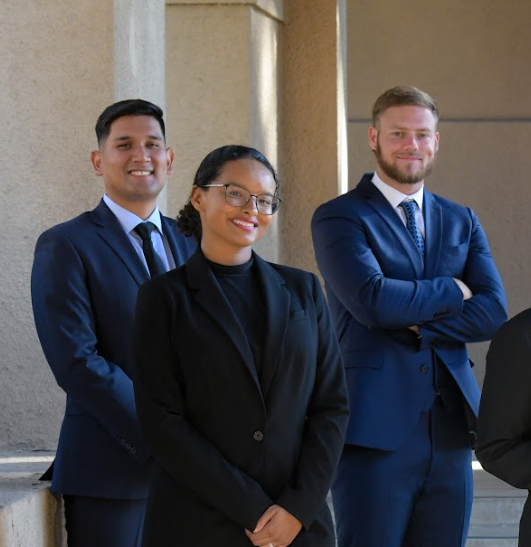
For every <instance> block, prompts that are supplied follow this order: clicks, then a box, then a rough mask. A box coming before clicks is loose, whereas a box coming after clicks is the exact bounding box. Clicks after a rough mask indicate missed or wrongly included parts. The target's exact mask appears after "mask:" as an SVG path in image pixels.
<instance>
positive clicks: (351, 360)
mask: <svg viewBox="0 0 531 547" xmlns="http://www.w3.org/2000/svg"><path fill="white" fill-rule="evenodd" d="M383 359H384V356H383V353H382V352H380V351H371V350H351V351H345V352H344V353H343V361H344V363H345V368H373V369H380V368H382V366H383Z"/></svg>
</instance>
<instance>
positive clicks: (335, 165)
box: [281, 0, 347, 273]
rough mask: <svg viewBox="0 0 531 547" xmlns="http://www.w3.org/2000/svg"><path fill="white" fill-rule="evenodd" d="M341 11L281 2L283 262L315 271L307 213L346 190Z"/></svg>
mask: <svg viewBox="0 0 531 547" xmlns="http://www.w3.org/2000/svg"><path fill="white" fill-rule="evenodd" d="M344 8H345V3H344V1H338V2H331V1H330V0H312V2H307V1H306V0H289V1H288V2H286V4H285V19H286V32H285V33H284V35H283V43H282V139H283V140H282V147H281V150H282V175H283V185H282V198H283V200H284V201H283V204H282V215H283V216H282V221H283V223H282V244H283V255H282V258H283V262H284V263H286V264H289V265H291V266H296V267H298V268H304V269H307V270H312V271H314V272H315V273H317V266H316V264H315V255H314V251H313V245H312V238H311V231H310V221H311V218H312V215H313V213H314V211H315V209H316V208H317V207H318V206H319V205H320V204H321V203H323V202H325V201H328V200H329V199H332V198H333V197H335V196H337V195H338V194H339V193H340V191H341V189H342V186H345V187H346V177H347V169H346V163H345V162H344V161H343V160H344V158H345V157H346V130H345V124H344V120H345V88H344V74H345V70H346V66H345V50H346V37H345V36H344V32H343V31H344V28H343V27H342V25H341V22H342V21H344V17H341V16H342V14H343V11H344ZM345 189H346V188H345Z"/></svg>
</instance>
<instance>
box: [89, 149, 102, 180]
mask: <svg viewBox="0 0 531 547" xmlns="http://www.w3.org/2000/svg"><path fill="white" fill-rule="evenodd" d="M90 159H91V161H92V167H94V172H95V173H96V175H97V176H98V177H102V176H103V170H102V168H101V152H100V151H99V150H93V151H92V154H91V155H90Z"/></svg>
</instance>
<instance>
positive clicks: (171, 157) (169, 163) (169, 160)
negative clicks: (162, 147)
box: [166, 148, 175, 175]
mask: <svg viewBox="0 0 531 547" xmlns="http://www.w3.org/2000/svg"><path fill="white" fill-rule="evenodd" d="M166 159H167V166H168V175H171V174H172V173H173V160H174V159H175V156H174V154H173V150H172V149H171V148H166Z"/></svg>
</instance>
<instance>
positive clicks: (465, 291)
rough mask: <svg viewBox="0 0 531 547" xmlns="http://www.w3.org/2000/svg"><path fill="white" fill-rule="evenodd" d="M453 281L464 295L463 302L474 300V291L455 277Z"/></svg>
mask: <svg viewBox="0 0 531 547" xmlns="http://www.w3.org/2000/svg"><path fill="white" fill-rule="evenodd" d="M452 279H453V280H454V281H455V282H456V283H457V286H458V287H459V288H460V289H461V292H462V293H463V300H468V299H469V298H472V296H473V294H472V291H471V290H470V289H469V288H468V286H467V285H466V284H465V283H463V282H462V281H461V280H460V279H457V278H455V277H452Z"/></svg>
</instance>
